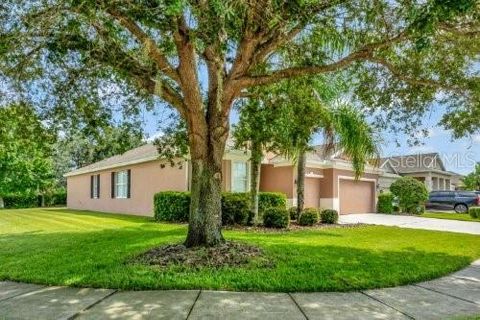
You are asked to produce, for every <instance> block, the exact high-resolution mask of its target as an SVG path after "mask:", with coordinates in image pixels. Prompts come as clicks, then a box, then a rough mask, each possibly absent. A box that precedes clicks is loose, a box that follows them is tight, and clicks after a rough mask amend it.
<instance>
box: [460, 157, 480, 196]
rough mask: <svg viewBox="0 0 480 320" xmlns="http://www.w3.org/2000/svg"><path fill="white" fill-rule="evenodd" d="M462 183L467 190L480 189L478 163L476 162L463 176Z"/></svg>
mask: <svg viewBox="0 0 480 320" xmlns="http://www.w3.org/2000/svg"><path fill="white" fill-rule="evenodd" d="M463 184H464V185H465V188H466V189H467V190H480V163H477V164H476V165H475V169H474V170H473V171H472V172H471V173H469V174H467V175H466V176H465V177H464V178H463Z"/></svg>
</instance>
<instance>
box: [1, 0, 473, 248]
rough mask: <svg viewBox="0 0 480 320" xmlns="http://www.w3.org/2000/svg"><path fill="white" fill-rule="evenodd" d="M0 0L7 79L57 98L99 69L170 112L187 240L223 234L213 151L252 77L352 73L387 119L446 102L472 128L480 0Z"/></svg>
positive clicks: (219, 147) (207, 241)
mask: <svg viewBox="0 0 480 320" xmlns="http://www.w3.org/2000/svg"><path fill="white" fill-rule="evenodd" d="M0 8H1V11H0V12H1V13H0V19H1V20H0V39H1V40H0V56H1V62H0V72H1V73H2V74H1V76H2V78H3V79H8V80H7V81H8V82H9V85H11V86H12V87H15V88H20V89H28V88H31V84H32V81H34V80H35V79H42V80H43V82H44V84H45V86H44V90H47V94H51V95H57V94H60V92H61V91H65V90H71V88H75V90H80V91H81V90H91V88H92V87H91V86H89V85H86V84H90V83H92V82H91V80H92V79H102V81H98V82H93V83H96V84H98V85H101V86H105V85H107V86H108V85H109V84H111V83H116V85H117V86H118V87H120V88H135V89H138V93H139V94H144V96H145V97H146V98H152V97H156V98H159V99H161V100H162V101H165V102H167V103H168V104H170V105H172V106H173V107H174V108H175V109H176V110H177V111H178V113H179V114H180V116H181V117H182V118H183V119H184V120H185V122H186V125H187V131H188V140H189V149H190V156H191V160H192V168H193V170H192V190H191V191H192V203H191V209H190V225H189V231H188V236H187V240H186V244H187V245H188V246H194V245H216V244H218V243H221V242H223V241H224V240H223V236H222V233H221V205H220V193H221V180H222V172H221V164H222V157H223V153H224V150H225V144H226V141H227V138H228V135H229V126H230V124H229V115H230V111H231V108H232V104H233V102H234V101H235V100H236V99H238V98H239V97H240V96H242V94H243V93H244V92H245V91H248V89H249V88H252V87H255V86H259V85H265V84H271V83H276V82H278V81H282V80H283V79H288V78H293V77H301V76H310V75H316V74H322V73H331V72H341V71H345V70H348V71H349V72H352V73H355V74H356V75H357V76H356V77H355V78H354V79H357V80H356V81H352V89H359V90H357V91H356V94H357V96H358V97H359V98H360V99H362V100H363V101H365V102H368V105H369V106H370V108H371V109H372V112H375V110H378V109H377V108H378V107H381V108H382V109H383V110H384V111H387V114H388V117H387V119H397V118H399V117H400V118H401V119H403V120H405V119H406V120H408V121H412V123H414V119H413V118H414V116H415V115H418V114H422V113H423V112H425V110H426V108H427V106H429V103H431V102H432V101H434V100H439V99H441V100H442V102H444V103H446V104H447V105H448V106H449V108H451V110H449V112H450V113H452V114H453V115H456V114H460V115H463V116H461V117H460V118H459V119H460V120H458V119H457V120H455V121H449V119H448V118H447V119H446V120H445V125H450V126H452V127H455V129H459V133H463V132H465V131H468V132H472V131H474V130H476V126H478V124H477V123H475V122H472V121H468V119H469V118H468V115H470V114H473V113H474V112H477V113H478V110H479V109H478V101H479V96H480V94H479V92H478V85H479V81H478V75H477V74H476V73H475V72H474V70H475V69H474V66H475V62H478V53H479V47H480V41H478V40H479V23H478V21H479V20H478V18H479V5H478V4H477V1H475V0H427V1H423V0H422V1H416V0H413V1H412V0H408V1H404V0H397V1H391V0H351V1H349V0H293V1H291V0H232V1H229V0H210V1H206V0H197V1H194V0H163V1H162V0H122V1H120V0H28V1H27V0H23V1H22V0H7V1H3V2H2V4H0ZM292 57H293V58H292ZM202 75H206V79H204V80H203V81H201V76H202ZM59 84H60V85H59ZM48 90H50V91H49V92H48ZM129 90H130V89H129ZM439 93H441V94H439ZM43 94H45V92H44V93H43ZM388 111H392V112H388ZM465 115H467V116H465ZM464 119H466V120H465V121H463V120H464ZM460 123H461V125H459V124H460Z"/></svg>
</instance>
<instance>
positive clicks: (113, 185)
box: [111, 172, 115, 199]
mask: <svg viewBox="0 0 480 320" xmlns="http://www.w3.org/2000/svg"><path fill="white" fill-rule="evenodd" d="M111 182H112V183H111V195H112V199H114V198H115V172H112V176H111Z"/></svg>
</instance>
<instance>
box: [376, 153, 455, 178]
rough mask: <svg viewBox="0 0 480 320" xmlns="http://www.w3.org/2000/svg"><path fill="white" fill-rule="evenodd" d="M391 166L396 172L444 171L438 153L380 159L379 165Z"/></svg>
mask: <svg viewBox="0 0 480 320" xmlns="http://www.w3.org/2000/svg"><path fill="white" fill-rule="evenodd" d="M387 162H388V165H389V166H391V167H392V168H393V169H394V170H395V171H397V173H400V174H405V173H414V172H428V171H445V173H448V172H447V171H446V170H445V166H444V165H443V162H442V159H441V158H440V156H439V154H438V153H424V154H411V155H404V156H395V157H388V158H382V159H380V167H385V166H387Z"/></svg>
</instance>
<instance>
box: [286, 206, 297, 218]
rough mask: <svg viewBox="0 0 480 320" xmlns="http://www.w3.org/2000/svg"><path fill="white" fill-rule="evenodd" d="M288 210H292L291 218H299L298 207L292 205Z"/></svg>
mask: <svg viewBox="0 0 480 320" xmlns="http://www.w3.org/2000/svg"><path fill="white" fill-rule="evenodd" d="M288 212H290V220H297V219H298V212H297V207H290V208H289V209H288Z"/></svg>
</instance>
